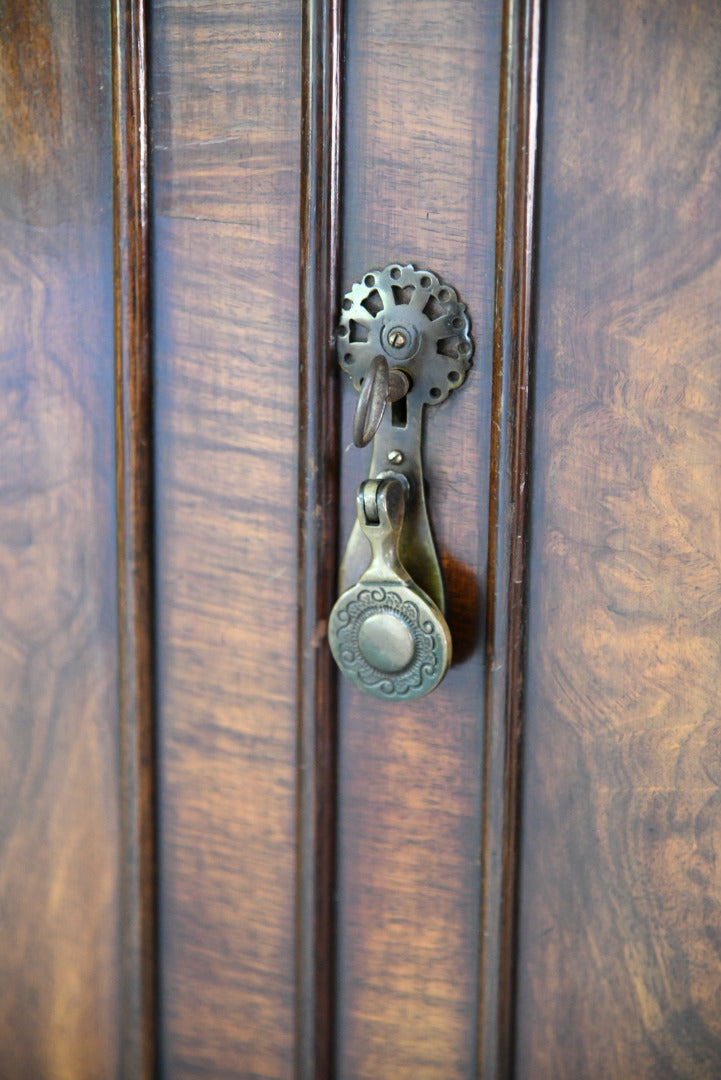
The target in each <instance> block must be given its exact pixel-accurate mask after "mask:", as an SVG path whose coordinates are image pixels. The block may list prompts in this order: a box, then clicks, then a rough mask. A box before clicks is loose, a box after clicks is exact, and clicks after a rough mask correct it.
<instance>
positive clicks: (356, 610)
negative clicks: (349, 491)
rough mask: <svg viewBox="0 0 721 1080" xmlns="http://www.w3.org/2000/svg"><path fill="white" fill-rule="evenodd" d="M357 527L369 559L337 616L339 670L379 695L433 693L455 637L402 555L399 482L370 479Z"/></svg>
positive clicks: (331, 631)
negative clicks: (409, 571)
mask: <svg viewBox="0 0 721 1080" xmlns="http://www.w3.org/2000/svg"><path fill="white" fill-rule="evenodd" d="M357 509H358V523H359V525H360V528H361V530H362V531H363V533H364V535H365V536H366V537H367V538H368V540H369V542H370V545H371V560H370V563H369V565H368V568H367V569H366V570H365V572H364V573H363V574H362V575H361V578H360V580H359V581H358V583H357V584H356V585H353V586H352V587H351V588H350V589H348V590H347V591H346V592H344V593H343V594H342V596H341V597H340V598H339V599H338V600H337V601H336V604H335V606H334V607H333V610H332V612H331V616H330V623H329V627H328V637H329V641H330V647H331V650H332V652H333V656H334V657H335V660H336V662H337V664H338V666H339V667H340V668H341V670H342V671H343V672H344V673H345V674H346V675H347V676H348V678H349V679H351V680H352V681H353V682H354V683H355V684H356V685H357V686H359V687H360V688H361V689H362V690H366V691H367V692H368V693H370V694H373V695H375V696H376V697H380V698H387V699H391V700H411V699H412V698H417V697H422V695H423V694H427V693H429V691H431V690H433V689H434V688H435V687H436V686H437V685H438V683H439V682H440V681H441V679H442V678H443V676H444V675H445V673H446V671H447V670H448V665H449V664H450V661H451V635H450V632H449V630H448V626H447V625H446V621H445V619H444V618H443V615H442V614H441V612H440V611H439V609H438V608H437V607H436V605H435V604H434V603H433V601H432V600H431V598H430V597H429V596H427V595H426V593H424V591H423V590H422V589H421V588H420V587H419V586H418V585H416V584H415V582H414V581H412V579H411V577H410V575H409V574H408V572H407V571H406V569H405V567H404V566H403V564H402V563H401V560H400V557H399V554H398V545H399V542H400V535H401V529H402V526H403V514H404V509H405V493H404V490H403V485H402V483H401V481H400V480H396V479H388V480H366V481H365V482H364V483H363V484H361V487H360V490H359V492H358V500H357Z"/></svg>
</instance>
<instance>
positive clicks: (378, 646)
mask: <svg viewBox="0 0 721 1080" xmlns="http://www.w3.org/2000/svg"><path fill="white" fill-rule="evenodd" d="M337 345H338V357H339V361H340V365H341V367H342V368H343V370H344V371H345V372H346V373H347V374H348V375H349V376H350V378H351V380H352V382H353V386H354V387H355V389H356V390H357V391H358V392H359V394H360V399H359V402H358V407H357V409H356V413H355V420H354V423H353V439H354V442H355V443H356V445H357V446H365V445H366V444H367V443H369V442H370V441H371V439H372V440H373V456H372V460H371V462H370V477H371V479H369V480H367V481H366V482H365V483H364V484H361V488H360V491H359V494H358V515H357V517H358V520H357V521H356V523H355V525H354V526H353V529H352V531H351V535H350V538H349V540H348V544H347V547H346V550H345V555H344V557H343V561H342V563H341V567H340V575H339V576H340V588H341V590H344V591H343V592H342V595H341V597H340V599H339V600H338V601H337V603H336V605H335V607H334V608H333V610H332V612H331V617H330V622H329V640H330V646H331V649H332V651H333V655H334V656H335V659H336V661H337V663H338V665H339V667H340V668H341V670H342V671H343V672H344V673H345V674H346V675H347V676H348V678H349V679H352V680H353V682H354V683H356V685H357V686H359V687H361V688H362V689H363V690H367V691H368V693H370V694H375V696H376V697H380V698H388V699H395V700H409V699H411V698H416V697H421V695H423V694H427V693H428V692H429V691H430V690H433V689H434V687H436V686H437V685H438V683H439V682H440V681H441V679H442V678H443V676H444V675H445V673H446V670H447V668H448V665H449V663H450V658H451V638H450V634H449V631H448V627H447V625H446V621H445V619H444V617H443V614H442V612H443V609H444V595H443V580H442V577H441V567H440V562H439V559H438V555H437V553H436V549H435V546H434V544H433V537H432V535H431V529H430V524H429V521H428V512H427V508H426V496H425V484H424V482H423V464H422V453H421V441H422V432H423V411H424V409H425V408H426V407H429V406H435V405H438V404H440V403H441V402H443V401H446V399H447V398H448V397H449V395H450V394H451V392H452V391H454V390H456V389H457V388H458V387H459V386H461V385H462V383H463V381H464V379H465V377H466V373H467V372H468V369H469V367H470V364H471V356H472V354H473V342H472V341H471V335H470V326H469V321H468V315H467V314H466V308H465V305H464V304H463V303H462V302H461V301H460V300H459V298H458V295H457V293H456V291H455V289H453V288H451V286H450V285H447V284H445V283H444V282H442V281H441V280H440V279H439V278H438V277H437V276H436V275H435V274H433V273H432V272H431V271H430V270H418V269H416V267H414V266H411V265H408V266H402V265H401V264H400V263H391V264H390V265H389V266H386V267H385V268H384V269H383V270H371V271H369V272H368V273H367V274H365V275H364V277H363V279H362V280H361V281H357V282H355V284H354V285H352V287H351V289H350V291H349V292H347V293H346V295H345V297H344V298H343V304H342V311H341V316H340V321H339V324H338V329H337ZM388 405H389V406H390V407H389V408H387V407H386V406H388ZM369 542H370V545H371V560H370V563H368V543H369Z"/></svg>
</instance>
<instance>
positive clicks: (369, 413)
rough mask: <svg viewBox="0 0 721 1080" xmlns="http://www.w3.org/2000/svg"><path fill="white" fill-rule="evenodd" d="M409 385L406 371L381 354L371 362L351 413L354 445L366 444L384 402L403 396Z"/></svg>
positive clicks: (375, 426) (375, 427)
mask: <svg viewBox="0 0 721 1080" xmlns="http://www.w3.org/2000/svg"><path fill="white" fill-rule="evenodd" d="M399 333H400V331H399ZM410 385H411V383H410V379H409V378H408V376H407V375H406V373H405V371H401V369H400V368H389V367H388V361H387V360H386V358H385V357H384V356H376V357H375V358H374V359H373V360H372V361H371V365H370V367H369V369H368V374H367V375H366V377H365V379H364V380H363V386H362V387H361V392H360V397H359V398H358V404H357V406H356V411H355V414H354V416H353V442H354V443H355V444H356V446H360V447H363V446H367V445H368V443H369V442H370V441H371V439H372V438H373V437H374V435H375V433H376V431H377V430H378V428H379V427H380V425H381V420H382V419H383V413H384V412H385V411H386V405H388V404H389V402H394V401H400V400H401V398H404V397H405V396H406V394H407V393H408V391H409V389H410Z"/></svg>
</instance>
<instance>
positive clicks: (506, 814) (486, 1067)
mask: <svg viewBox="0 0 721 1080" xmlns="http://www.w3.org/2000/svg"><path fill="white" fill-rule="evenodd" d="M540 21H541V4H540V2H539V0H507V2H506V3H505V4H504V12H503V45H502V63H501V92H500V109H499V131H498V135H499V139H498V202H497V212H496V245H497V247H496V302H495V323H494V330H495V334H494V351H493V404H492V421H491V482H490V500H489V523H488V529H489V545H488V578H487V595H488V603H487V615H486V625H487V653H488V668H487V677H486V738H485V745H484V762H483V766H484V769H483V814H482V831H481V927H482V938H481V957H480V960H481V964H480V983H479V1003H478V1004H479V1008H478V1022H479V1034H478V1067H477V1075H478V1076H482V1077H485V1078H487V1080H490V1078H499V1080H500V1077H508V1076H510V1075H511V1074H512V1068H513V1010H514V1005H515V986H514V981H515V951H516V950H515V931H516V905H517V863H518V860H517V851H518V807H519V794H520V763H521V740H522V734H523V718H522V714H523V691H524V685H523V666H524V665H523V654H524V627H525V602H526V565H527V544H528V528H527V522H528V487H529V485H528V476H529V444H530V439H529V418H530V407H529V403H530V395H529V388H530V385H531V381H532V370H533V349H532V339H533V317H534V312H533V251H534V239H535V228H536V187H537V183H536V176H537V148H538V104H539V102H538V91H539V86H538V62H539V46H540V32H541V27H540Z"/></svg>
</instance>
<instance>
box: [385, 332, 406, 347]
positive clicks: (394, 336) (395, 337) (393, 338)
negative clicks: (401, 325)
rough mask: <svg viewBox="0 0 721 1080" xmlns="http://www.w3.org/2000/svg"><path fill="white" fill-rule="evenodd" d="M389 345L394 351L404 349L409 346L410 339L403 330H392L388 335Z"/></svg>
mask: <svg viewBox="0 0 721 1080" xmlns="http://www.w3.org/2000/svg"><path fill="white" fill-rule="evenodd" d="M388 344H389V345H390V347H391V348H392V349H402V348H403V346H404V345H407V344H408V338H407V337H406V335H405V334H404V333H403V331H402V330H391V332H390V334H389V335H388Z"/></svg>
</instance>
